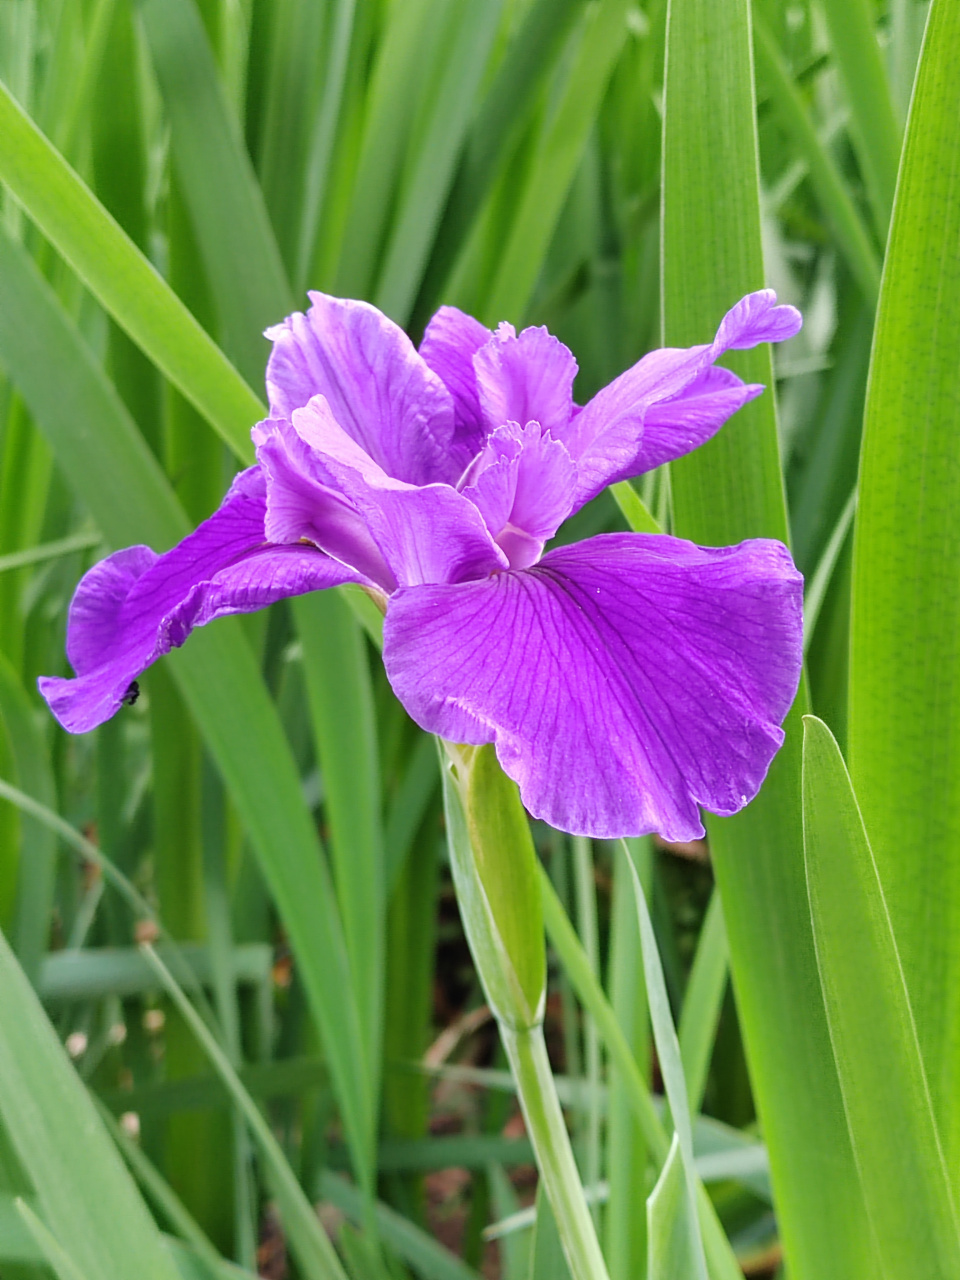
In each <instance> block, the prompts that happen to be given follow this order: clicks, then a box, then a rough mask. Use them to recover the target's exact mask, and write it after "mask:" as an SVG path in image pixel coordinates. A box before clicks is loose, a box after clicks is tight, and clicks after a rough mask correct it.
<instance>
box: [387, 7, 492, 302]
mask: <svg viewBox="0 0 960 1280" xmlns="http://www.w3.org/2000/svg"><path fill="white" fill-rule="evenodd" d="M502 4H503V0H473V3H472V4H470V5H467V6H464V7H463V8H462V9H461V10H460V12H459V14H458V16H457V25H456V28H455V32H454V37H453V40H452V43H451V48H450V49H449V50H448V52H447V55H446V57H445V59H444V68H443V76H442V79H441V82H440V84H439V86H438V87H437V90H436V92H435V94H434V95H432V99H431V113H430V120H429V123H428V124H427V127H426V129H425V130H424V131H423V136H422V138H421V139H420V141H419V147H418V149H417V154H416V157H415V159H414V160H413V162H412V163H411V164H410V165H409V170H408V173H407V174H406V176H405V179H404V181H403V183H402V189H401V198H400V204H399V208H398V209H397V212H396V214H395V216H394V218H393V225H392V229H391V232H390V238H389V241H388V244H387V247H386V249H385V257H384V264H383V269H382V271H381V272H380V275H379V280H378V283H377V287H376V290H375V294H374V300H375V301H376V304H377V306H378V307H379V308H380V309H381V311H384V312H386V314H387V315H389V316H392V317H393V318H394V319H395V320H397V321H398V322H399V323H400V324H405V323H406V322H407V321H408V319H409V317H410V312H411V311H412V309H413V304H414V302H415V300H416V297H417V291H418V289H419V287H420V283H421V279H422V276H423V269H424V265H425V262H426V259H427V254H428V252H429V249H430V243H431V241H432V239H433V236H434V233H435V231H436V227H437V222H438V220H439V217H440V213H441V211H442V208H443V201H444V199H445V197H446V195H447V192H448V190H449V187H450V182H451V179H452V177H453V169H454V164H455V162H456V159H457V155H458V153H459V151H460V148H461V146H462V144H463V139H464V135H465V133H466V130H467V125H468V124H469V121H470V112H471V110H472V108H473V105H474V100H475V98H476V95H477V90H478V88H479V85H480V79H481V77H482V75H483V73H484V71H485V70H486V65H487V61H488V59H489V56H490V50H491V47H492V45H493V39H494V36H495V35H496V33H497V24H498V22H499V19H500V11H501V8H502Z"/></svg>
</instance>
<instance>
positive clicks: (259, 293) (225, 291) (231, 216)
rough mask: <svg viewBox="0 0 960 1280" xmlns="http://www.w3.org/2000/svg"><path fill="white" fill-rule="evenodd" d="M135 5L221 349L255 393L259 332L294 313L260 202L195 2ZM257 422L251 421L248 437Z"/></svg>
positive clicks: (261, 343) (261, 357) (261, 348)
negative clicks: (214, 312)
mask: <svg viewBox="0 0 960 1280" xmlns="http://www.w3.org/2000/svg"><path fill="white" fill-rule="evenodd" d="M139 5H140V13H141V16H142V18H143V26H144V30H145V32H146V35H147V42H148V44H149V46H150V52H151V54H152V55H153V61H154V66H155V67H156V71H157V79H158V80H159V82H160V88H161V91H162V93H163V100H164V105H165V107H166V109H167V115H168V116H169V118H170V128H171V145H172V147H173V154H174V158H175V161H176V166H177V175H178V177H179V179H180V190H181V192H182V193H183V198H184V201H185V202H186V205H187V208H188V209H189V211H190V218H191V221H192V223H193V228H194V232H195V234H196V237H197V241H198V243H199V245H200V251H201V253H202V255H203V261H204V265H205V266H206V269H207V275H208V278H209V281H210V287H211V291H212V293H213V297H214V301H215V303H216V307H217V313H218V316H219V320H220V330H221V333H222V335H223V345H224V349H225V350H226V351H227V352H228V354H229V355H230V356H231V357H232V358H233V360H234V361H235V362H236V364H237V367H238V368H239V369H240V370H241V372H242V373H243V374H244V376H245V377H246V378H247V379H248V380H249V381H250V382H253V383H256V384H259V381H260V379H261V377H262V376H263V367H264V365H265V363H266V358H267V352H268V347H267V343H266V341H265V340H264V338H263V336H262V333H263V330H264V328H265V327H266V326H267V325H269V324H276V323H277V322H278V321H280V320H282V319H283V317H284V316H285V315H286V314H287V312H288V311H290V310H291V306H290V302H291V295H290V286H289V284H288V283H287V278H286V275H285V273H284V268H283V262H282V260H281V257H280V251H279V249H278V248H277V242H276V240H275V239H274V236H273V231H272V229H271V226H270V220H269V218H268V217H267V211H266V207H265V206H264V203H263V196H262V194H261V192H260V188H259V186H258V185H257V180H256V178H255V177H254V173H253V167H252V165H251V164H250V161H249V158H248V157H247V154H246V152H245V150H244V149H243V144H242V142H241V139H240V136H239V132H238V130H237V128H236V125H235V122H234V118H233V115H232V114H231V111H230V107H229V105H228V103H227V99H226V95H225V94H224V92H223V90H222V88H221V86H220V81H219V78H218V75H217V68H216V63H215V62H214V58H213V53H212V52H211V50H210V46H209V43H208V41H207V36H206V32H205V31H204V29H203V23H202V22H201V21H200V15H199V13H198V12H197V7H196V5H195V4H194V0H139ZM238 264H242V266H241V268H240V269H238ZM256 416H262V415H259V414H258V415H256ZM254 421H255V417H254V418H248V430H249V427H250V426H251V425H252V423H253V422H254Z"/></svg>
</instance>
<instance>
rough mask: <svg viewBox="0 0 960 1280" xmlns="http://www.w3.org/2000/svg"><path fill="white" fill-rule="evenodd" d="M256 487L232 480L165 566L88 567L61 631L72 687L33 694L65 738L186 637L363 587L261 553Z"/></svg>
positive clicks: (305, 562)
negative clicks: (217, 621)
mask: <svg viewBox="0 0 960 1280" xmlns="http://www.w3.org/2000/svg"><path fill="white" fill-rule="evenodd" d="M265 508H266V502H265V492H264V483H263V477H262V475H261V474H260V471H259V469H258V468H255V467H254V468H251V469H250V470H249V471H245V472H243V473H242V474H241V475H240V476H238V477H237V480H236V481H235V482H234V484H233V486H232V488H231V490H230V492H229V493H228V495H227V497H226V499H225V500H224V503H223V506H222V507H221V508H220V509H219V511H217V512H215V513H214V515H212V516H211V517H210V519H209V520H205V521H204V522H203V524H201V525H200V526H199V527H198V528H197V529H196V530H195V531H194V532H193V533H192V534H190V536H189V537H187V538H185V539H184V540H183V542H181V543H179V545H178V546H176V547H174V548H173V549H172V550H170V551H168V552H166V553H165V554H164V555H162V556H158V555H156V553H155V552H153V551H151V550H150V549H149V548H148V547H129V548H127V549H126V550H124V551H118V552H117V553H116V554H115V555H113V556H110V557H109V558H108V559H107V560H105V561H102V562H101V563H100V564H98V565H95V566H94V567H93V568H92V569H91V570H90V571H89V573H87V574H86V575H85V576H84V578H83V579H82V581H81V582H80V585H79V586H78V588H77V592H76V595H75V597H74V601H73V603H72V605H71V607H70V615H69V619H68V623H67V652H68V656H69V658H70V662H71V665H72V666H73V668H74V670H75V671H76V673H77V678H76V679H73V680H68V679H62V678H60V677H41V679H40V681H39V686H40V692H41V693H42V694H43V696H44V698H46V700H47V702H48V703H49V705H50V709H51V710H52V711H53V713H54V715H55V716H56V717H57V719H58V720H59V721H60V723H61V724H62V725H63V727H64V728H65V729H67V730H69V731H70V732H71V733H85V732H86V731H87V730H89V729H94V728H96V726H97V725H98V724H102V723H103V721H104V720H107V719H109V718H110V716H112V715H113V714H114V712H115V711H117V710H118V708H119V707H120V706H121V704H122V702H123V698H124V695H125V694H126V692H127V690H128V688H129V686H130V684H131V682H132V681H133V680H135V679H136V678H137V676H139V675H140V673H141V672H142V671H144V670H145V669H146V668H147V667H148V666H150V664H151V663H153V662H155V661H156V660H157V659H158V658H159V657H161V656H162V655H163V654H165V653H168V652H169V651H170V649H171V648H172V647H176V646H179V645H181V644H183V642H184V640H185V639H186V638H187V635H188V634H189V632H190V630H191V629H192V628H193V627H195V626H202V625H203V624H204V623H206V622H209V621H211V620H212V619H213V618H216V617H220V616H222V615H223V614H227V613H246V612H249V611H251V610H254V609H260V608H263V607H264V606H265V605H267V604H272V603H273V602H274V601H276V600H280V599H283V598H284V597H285V596H291V595H300V594H302V593H303V592H306V591H316V590H319V589H321V588H323V587H329V586H334V585H336V584H338V583H340V582H347V581H361V580H363V579H362V578H361V575H359V574H357V573H356V572H355V571H354V570H352V569H350V568H348V567H347V566H345V565H342V564H340V563H338V562H337V561H335V560H331V559H330V557H329V556H326V555H324V554H323V552H321V551H317V550H315V549H314V548H313V547H305V546H290V547H270V546H266V545H264V534H263V521H264V513H265Z"/></svg>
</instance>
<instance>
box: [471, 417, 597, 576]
mask: <svg viewBox="0 0 960 1280" xmlns="http://www.w3.org/2000/svg"><path fill="white" fill-rule="evenodd" d="M466 476H467V478H468V480H469V483H468V485H467V486H466V487H465V488H464V489H462V493H463V495H464V497H466V498H469V499H470V501H471V502H473V503H474V505H475V506H476V507H477V508H478V510H479V511H480V513H481V514H482V516H483V518H484V521H485V523H486V525H487V528H488V529H489V530H490V532H491V533H492V534H493V536H494V538H495V539H496V540H497V543H498V544H499V546H500V547H501V548H502V549H503V550H504V551H505V552H506V555H507V558H508V559H509V561H510V567H511V568H513V569H524V568H526V567H527V565H529V564H533V563H534V561H535V560H537V559H539V556H540V553H541V552H542V551H543V547H544V544H545V543H546V542H547V540H548V539H549V538H552V537H553V535H554V534H555V533H556V531H557V530H558V529H559V527H560V525H561V524H562V523H563V521H564V520H565V519H566V518H567V516H568V515H569V514H570V510H571V508H572V506H573V502H574V497H575V494H576V490H577V466H576V463H575V462H574V461H573V459H572V458H571V457H570V455H569V453H568V452H567V450H566V448H565V447H564V446H563V445H562V444H561V443H560V442H559V440H554V439H552V438H551V437H550V436H549V435H548V434H544V433H543V432H541V430H540V426H539V423H536V422H528V423H527V425H526V426H525V427H521V426H520V425H519V424H518V423H516V422H509V423H507V424H506V425H505V426H503V427H498V428H497V430H496V431H494V432H493V434H492V435H491V436H490V437H489V438H488V440H487V443H486V445H485V446H484V449H483V452H482V453H481V454H480V455H479V457H478V458H477V459H476V460H475V462H474V464H473V465H472V466H471V467H470V468H469V469H468V471H467V473H466Z"/></svg>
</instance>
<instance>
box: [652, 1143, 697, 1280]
mask: <svg viewBox="0 0 960 1280" xmlns="http://www.w3.org/2000/svg"><path fill="white" fill-rule="evenodd" d="M698 1244H699V1236H698V1234H697V1230H696V1218H695V1216H694V1214H693V1211H692V1208H691V1203H690V1193H689V1189H688V1186H687V1179H686V1175H685V1174H684V1171H683V1156H682V1155H681V1154H680V1135H679V1134H677V1133H675V1134H674V1135H673V1142H672V1143H671V1144H670V1154H669V1155H668V1156H667V1159H666V1163H665V1164H664V1166H663V1168H662V1169H661V1170H660V1177H659V1178H658V1179H657V1185H656V1186H655V1187H654V1188H653V1190H652V1191H651V1192H650V1196H649V1198H648V1200H647V1280H690V1277H692V1276H695V1275H698V1274H702V1268H703V1253H702V1248H701V1249H699V1250H698V1249H697V1245H698Z"/></svg>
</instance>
